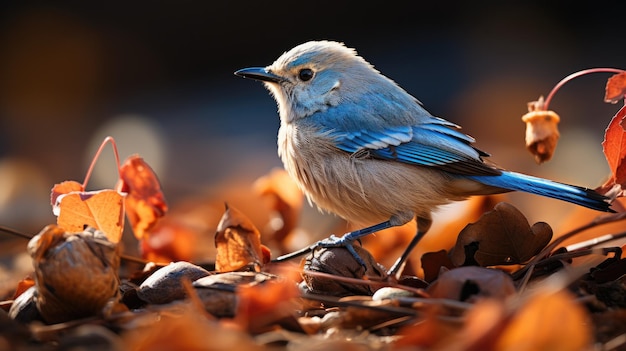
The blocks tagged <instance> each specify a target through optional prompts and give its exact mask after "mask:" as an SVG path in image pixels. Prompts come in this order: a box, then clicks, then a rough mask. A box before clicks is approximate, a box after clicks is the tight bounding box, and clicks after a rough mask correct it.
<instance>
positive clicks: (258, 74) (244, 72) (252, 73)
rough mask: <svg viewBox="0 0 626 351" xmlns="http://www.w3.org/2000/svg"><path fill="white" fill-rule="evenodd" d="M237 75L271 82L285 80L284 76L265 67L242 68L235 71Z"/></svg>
mask: <svg viewBox="0 0 626 351" xmlns="http://www.w3.org/2000/svg"><path fill="white" fill-rule="evenodd" d="M235 75H237V76H240V77H244V78H250V79H254V80H260V81H262V82H270V83H280V82H282V81H283V80H285V79H284V78H283V77H281V76H277V75H275V74H274V73H272V72H270V71H268V70H267V69H266V68H264V67H250V68H244V69H240V70H239V71H237V72H235Z"/></svg>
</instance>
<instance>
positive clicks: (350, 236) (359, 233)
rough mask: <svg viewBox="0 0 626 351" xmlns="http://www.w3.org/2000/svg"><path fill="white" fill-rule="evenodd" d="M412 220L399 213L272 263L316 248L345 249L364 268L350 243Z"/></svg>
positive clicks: (332, 236)
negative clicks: (386, 219)
mask: <svg viewBox="0 0 626 351" xmlns="http://www.w3.org/2000/svg"><path fill="white" fill-rule="evenodd" d="M412 218H413V213H409V212H407V213H400V214H397V215H393V216H391V218H390V219H389V220H388V221H384V222H381V223H378V224H375V225H373V226H370V227H365V228H362V229H359V230H354V231H351V232H348V233H346V234H344V235H343V236H341V237H337V236H335V235H331V236H330V237H329V238H327V239H324V240H320V241H318V242H316V243H315V244H313V245H311V246H309V247H305V248H303V249H300V250H298V251H294V252H292V253H288V254H286V255H282V256H280V257H277V258H275V259H274V262H282V261H286V260H289V259H291V258H294V257H298V256H301V255H304V254H307V253H309V252H311V251H313V250H315V249H316V248H319V247H326V248H328V247H341V246H343V247H345V248H346V249H347V250H348V251H350V253H351V254H352V256H353V257H354V259H355V260H357V262H359V264H361V265H362V266H365V262H363V259H362V258H361V257H360V256H359V255H358V254H357V252H356V251H355V250H354V247H353V246H352V242H354V241H355V240H359V239H361V238H362V237H364V236H366V235H369V234H372V233H375V232H378V231H381V230H383V229H387V228H391V227H396V226H400V225H403V224H405V223H407V222H409V221H410V220H411V219H412Z"/></svg>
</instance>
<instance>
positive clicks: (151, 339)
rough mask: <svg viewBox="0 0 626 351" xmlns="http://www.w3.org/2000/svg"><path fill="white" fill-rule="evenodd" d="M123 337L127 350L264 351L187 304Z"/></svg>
mask: <svg viewBox="0 0 626 351" xmlns="http://www.w3.org/2000/svg"><path fill="white" fill-rule="evenodd" d="M143 319H144V321H143V322H141V321H139V322H137V321H136V322H135V324H136V325H137V326H136V327H134V328H132V329H131V330H128V331H126V332H124V333H123V335H122V336H123V340H124V343H125V348H124V349H125V350H136V351H140V350H192V351H202V350H207V351H208V350H213V351H229V350H250V351H254V350H264V349H265V348H263V347H261V346H259V345H257V344H256V343H255V342H254V340H253V339H252V338H251V337H250V336H249V335H248V334H246V333H244V332H242V331H239V330H235V329H233V328H225V327H224V326H223V325H222V324H221V323H216V322H215V321H213V320H210V319H208V318H206V317H204V316H203V314H201V313H198V311H197V310H196V309H195V306H194V305H192V304H190V303H187V304H183V305H179V306H171V307H169V308H166V309H164V310H161V311H158V312H157V313H155V314H154V315H147V316H145V317H144V318H143Z"/></svg>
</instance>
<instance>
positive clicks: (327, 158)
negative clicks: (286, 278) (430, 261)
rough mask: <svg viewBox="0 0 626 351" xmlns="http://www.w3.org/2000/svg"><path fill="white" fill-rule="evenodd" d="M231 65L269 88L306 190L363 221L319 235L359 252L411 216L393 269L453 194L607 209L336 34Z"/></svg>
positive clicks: (294, 173) (281, 137) (329, 207)
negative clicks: (363, 243)
mask: <svg viewBox="0 0 626 351" xmlns="http://www.w3.org/2000/svg"><path fill="white" fill-rule="evenodd" d="M235 74H236V75H238V76H241V77H244V78H250V79H254V80H259V81H262V82H264V84H265V86H266V87H267V89H268V90H269V91H270V92H271V94H272V95H273V97H274V98H275V100H276V102H277V104H278V111H279V115H280V129H279V132H278V154H279V156H280V158H281V159H282V162H283V164H284V166H285V168H286V170H287V171H288V173H289V174H290V175H291V177H292V178H293V179H294V180H295V181H296V183H297V184H298V186H299V187H300V189H301V190H302V191H303V192H304V193H305V194H306V196H307V197H308V199H309V200H310V201H312V202H313V203H315V204H316V205H317V206H318V207H319V208H320V209H322V210H326V211H330V212H332V213H335V214H337V215H339V216H341V217H343V218H344V219H346V220H348V221H350V222H352V223H354V224H357V225H362V226H364V228H363V229H361V230H357V231H354V232H350V233H346V234H345V235H343V236H342V237H338V238H337V237H334V236H333V237H331V238H329V239H327V240H324V241H322V242H320V243H317V244H316V245H318V246H335V245H341V246H345V247H346V248H348V249H349V250H351V252H352V253H353V255H354V256H355V258H356V259H357V260H359V262H362V260H361V259H360V258H359V257H358V255H357V254H356V253H355V252H354V249H353V248H352V246H351V243H352V242H353V241H354V240H357V239H358V238H360V237H362V236H364V235H367V234H370V233H372V232H375V231H378V230H381V229H385V228H389V227H392V226H398V225H403V224H405V223H408V222H409V221H411V220H413V219H414V218H415V220H416V221H417V233H416V235H415V237H414V239H413V240H412V242H411V243H410V244H409V246H408V247H407V249H406V250H405V252H404V254H403V255H402V256H401V257H400V258H399V259H398V260H397V261H396V262H395V263H394V265H393V266H392V267H391V268H390V270H389V272H388V273H389V275H390V276H395V275H396V274H397V273H399V271H400V270H401V269H402V267H403V265H404V262H405V261H406V259H407V258H408V256H409V254H410V252H411V250H412V249H413V248H414V246H415V245H416V244H417V242H418V241H419V240H420V238H421V237H422V236H423V235H424V234H425V233H426V232H427V231H428V229H429V227H430V225H431V223H432V219H431V213H432V211H433V210H434V209H436V208H437V207H438V206H441V205H444V204H447V203H449V202H451V201H458V200H463V199H466V198H467V197H469V196H472V195H487V194H496V193H503V192H508V191H523V192H527V193H532V194H537V195H541V196H547V197H551V198H555V199H559V200H563V201H568V202H571V203H574V204H578V205H581V206H585V207H589V208H592V209H595V210H599V211H605V212H611V211H612V210H611V209H610V207H609V206H610V202H609V200H608V199H607V198H606V197H604V196H602V195H600V194H598V193H596V192H594V191H593V190H590V189H587V188H583V187H578V186H574V185H567V184H562V183H558V182H554V181H551V180H547V179H541V178H537V177H532V176H528V175H524V174H520V173H515V172H510V171H506V170H504V169H501V168H497V167H495V166H492V165H490V164H487V163H485V162H484V161H483V157H486V156H489V155H488V154H486V153H485V152H483V151H481V150H479V149H477V148H475V147H474V146H472V144H473V143H474V139H473V138H472V137H470V136H468V135H466V134H464V133H462V132H460V131H459V129H460V127H459V126H458V125H456V124H454V123H452V122H449V121H447V120H445V119H442V118H438V117H434V116H432V115H431V114H430V113H428V112H427V111H426V110H425V109H424V108H423V107H422V105H421V103H420V102H419V101H418V100H417V99H416V98H415V97H413V96H411V95H410V94H408V93H407V92H406V91H405V90H403V89H402V88H401V87H400V86H398V85H397V84H396V83H395V82H394V81H392V80H391V79H389V78H387V77H385V76H384V75H382V74H381V73H380V72H378V71H377V70H376V69H375V68H374V67H373V66H372V65H371V64H370V63H368V62H367V61H365V60H364V59H363V58H362V57H360V56H358V55H357V53H356V51H355V50H354V49H351V48H348V47H346V46H345V45H344V44H343V43H338V42H333V41H311V42H307V43H304V44H301V45H298V46H296V47H294V48H293V49H291V50H289V51H287V52H285V53H284V54H283V55H281V56H280V57H279V58H278V59H277V60H276V61H275V62H274V63H273V64H271V65H269V66H267V67H252V68H244V69H241V70H238V71H237V72H235ZM367 226H369V227H367Z"/></svg>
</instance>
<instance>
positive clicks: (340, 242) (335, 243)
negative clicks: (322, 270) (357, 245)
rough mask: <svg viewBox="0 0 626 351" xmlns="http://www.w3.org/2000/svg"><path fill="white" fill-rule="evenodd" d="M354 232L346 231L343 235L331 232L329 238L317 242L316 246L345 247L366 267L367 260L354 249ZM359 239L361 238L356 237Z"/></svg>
mask: <svg viewBox="0 0 626 351" xmlns="http://www.w3.org/2000/svg"><path fill="white" fill-rule="evenodd" d="M351 234H352V232H350V233H346V234H344V235H343V236H341V237H338V236H336V235H334V234H331V235H330V236H329V237H328V238H326V239H324V240H320V241H318V242H317V244H316V247H323V248H331V247H345V248H346V250H348V251H349V252H350V254H352V257H354V259H355V260H356V261H357V262H358V263H359V264H360V265H361V266H363V267H366V266H367V265H366V264H365V261H363V259H362V258H361V256H359V254H358V253H357V252H356V250H355V249H354V246H353V243H354V241H355V239H353V238H352V236H351ZM356 240H359V239H356Z"/></svg>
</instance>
